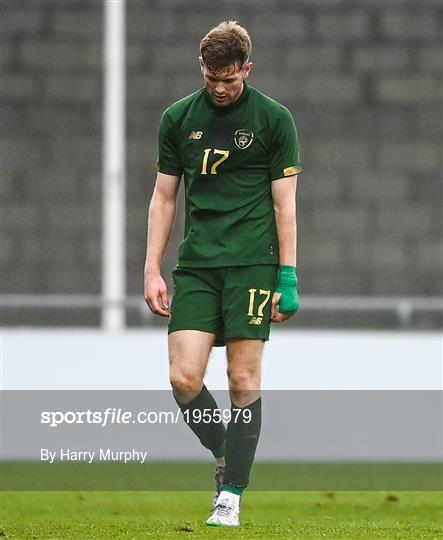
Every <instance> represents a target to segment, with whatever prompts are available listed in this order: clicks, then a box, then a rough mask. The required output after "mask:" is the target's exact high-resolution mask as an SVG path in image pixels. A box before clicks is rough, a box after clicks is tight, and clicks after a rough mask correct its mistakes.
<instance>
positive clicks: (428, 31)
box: [1, 0, 442, 330]
mask: <svg viewBox="0 0 443 540" xmlns="http://www.w3.org/2000/svg"><path fill="white" fill-rule="evenodd" d="M116 3H118V2H114V4H116ZM109 4H112V2H107V3H103V2H99V1H69V2H68V1H58V2H55V1H39V2H34V1H8V0H7V1H3V2H2V25H1V31H2V54H1V65H2V74H3V75H2V131H3V134H2V165H1V169H2V204H3V209H2V261H1V272H2V293H3V294H2V323H3V326H5V327H17V326H26V327H31V326H32V327H42V326H43V327H50V328H54V327H60V326H63V327H78V326H80V327H92V328H94V327H99V326H100V325H101V321H102V316H101V315H102V314H101V307H102V305H103V300H104V298H103V296H102V292H103V286H102V284H103V282H104V279H105V278H104V276H105V275H106V271H107V266H109V265H106V264H105V263H104V259H103V256H102V252H103V249H102V247H103V246H102V237H103V227H102V216H103V201H104V197H103V185H104V184H107V183H108V182H109V178H107V177H106V174H105V175H103V169H104V167H105V168H106V166H104V163H103V154H104V153H103V144H104V140H105V138H106V135H107V133H106V128H105V129H104V127H103V126H104V93H105V92H106V91H109V92H110V94H109V95H112V94H113V93H115V91H116V90H117V89H116V88H113V87H112V85H111V86H109V85H108V87H107V86H106V84H105V75H104V74H105V69H104V68H105V63H104V58H105V54H106V51H105V46H104V43H105V41H104V33H105V32H104V28H105V19H106V17H105V11H106V7H107V5H108V7H109ZM441 11H442V8H441V5H440V3H439V2H433V1H425V2H420V3H419V4H417V3H416V2H408V1H404V2H397V1H395V2H394V1H388V2H352V1H337V2H308V1H296V2H282V1H266V2H259V1H257V2H231V1H219V2H217V3H210V2H207V1H188V2H179V1H173V0H172V1H166V2H163V1H149V2H140V1H131V0H129V1H127V2H126V6H125V21H124V25H125V26H124V28H125V41H126V44H125V45H126V52H125V60H126V67H125V69H126V74H125V79H124V88H125V93H126V98H125V108H126V110H125V117H124V118H125V122H124V124H125V128H126V134H125V132H124V130H120V131H121V133H120V134H121V136H122V137H124V138H125V141H126V157H125V162H124V170H125V171H126V195H125V196H126V202H125V210H126V225H125V229H122V227H123V226H120V225H119V223H114V226H117V232H118V229H120V230H125V231H126V232H125V240H126V243H125V246H124V252H125V253H126V256H123V257H121V258H120V259H121V260H122V263H123V266H124V273H123V274H122V276H123V277H124V291H123V292H122V297H123V304H124V306H125V315H126V325H127V326H128V327H141V328H147V327H152V326H163V327H164V326H165V325H166V321H165V320H163V319H160V318H156V317H154V316H152V315H151V314H150V313H149V311H148V309H147V308H146V307H145V304H144V301H143V296H142V295H143V263H144V253H145V236H146V215H147V206H148V202H149V199H150V196H151V193H152V189H153V183H154V179H155V161H156V144H157V143H156V138H157V128H158V125H159V120H160V116H161V114H162V111H163V110H164V109H165V108H166V107H167V106H168V105H169V104H170V103H171V102H173V101H175V100H177V99H179V98H180V97H182V96H184V95H187V94H188V93H191V92H193V91H194V90H195V89H197V88H199V87H200V86H201V85H202V80H201V76H200V73H199V69H198V66H197V56H198V45H199V41H200V39H201V37H202V35H203V34H204V33H205V32H206V31H207V30H208V29H209V28H211V27H212V26H214V25H216V24H217V23H218V22H219V21H220V20H223V19H237V20H238V21H239V22H240V23H242V24H243V25H245V26H246V27H247V28H248V29H249V31H250V34H251V37H252V40H253V55H252V60H253V62H254V63H255V67H254V71H253V74H252V76H251V79H250V84H252V85H253V86H255V87H257V88H258V89H260V90H262V91H263V92H265V93H267V94H269V95H270V96H272V97H274V98H275V99H277V100H280V101H281V102H283V103H284V104H285V105H287V106H288V107H289V109H290V110H291V111H292V113H293V114H294V117H295V120H296V124H297V126H298V130H299V133H300V138H301V144H302V158H303V166H304V170H305V172H304V173H303V174H302V175H301V177H300V181H299V194H298V215H299V217H298V220H299V276H300V289H301V295H302V300H303V309H302V310H301V311H300V313H299V314H297V316H296V317H294V318H293V319H292V320H291V321H290V322H289V323H287V327H289V326H290V327H293V328H295V327H297V328H302V327H310V328H364V329H367V328H373V329H375V328H380V329H381V328H382V329H397V328H407V329H415V330H418V329H426V330H427V329H438V328H440V327H441V313H442V310H441V305H442V304H441V300H440V296H441V291H442V259H441V255H442V253H441V231H442V228H441V225H442V223H441V195H442V193H441V186H440V182H439V180H440V175H441V165H442V164H441V142H442V122H441V114H440V105H441V101H440V97H441V74H442V51H441V42H440V34H439V31H440V26H439V21H440V17H441ZM111 43H114V45H115V42H113V40H112V38H111ZM108 52H109V51H108ZM114 61H117V62H118V60H117V58H116V57H115V56H114ZM111 63H112V62H111ZM106 88H107V90H106ZM122 96H123V97H124V94H122ZM117 103H118V97H117ZM111 108H112V107H111ZM114 112H115V111H114ZM108 135H109V133H108ZM114 135H115V133H114ZM103 176H104V178H103ZM181 199H182V196H181ZM181 210H182V209H181V206H180V207H179V211H178V217H177V223H176V228H175V232H174V235H173V238H172V241H171V245H170V248H169V250H168V252H167V256H166V260H165V264H164V274H165V277H166V278H167V280H168V281H169V283H170V272H171V269H172V268H173V266H174V264H175V262H176V253H177V247H178V244H179V242H180V240H181V237H182V234H183V217H182V211H181ZM116 241H117V240H116ZM108 269H109V268H108ZM105 300H106V298H105Z"/></svg>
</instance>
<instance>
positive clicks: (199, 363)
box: [168, 269, 226, 490]
mask: <svg viewBox="0 0 443 540" xmlns="http://www.w3.org/2000/svg"><path fill="white" fill-rule="evenodd" d="M173 276H174V294H173V298H172V303H171V319H170V323H169V340H168V344H169V360H170V382H171V386H172V389H173V393H174V397H175V399H176V401H177V403H178V405H179V406H180V409H181V410H182V412H183V417H184V419H185V421H186V423H187V424H188V425H189V427H190V428H191V429H192V431H193V432H194V433H195V434H196V435H197V437H198V438H199V440H200V441H201V443H202V444H203V446H205V447H206V448H208V449H209V450H210V451H211V452H212V453H213V455H214V456H215V458H216V461H217V467H218V469H217V470H216V476H217V479H218V483H220V482H221V478H220V476H221V475H220V467H222V466H224V455H225V437H226V430H225V428H224V425H223V423H222V422H221V421H217V420H219V419H220V415H216V414H213V411H215V410H216V409H218V406H217V403H216V401H215V400H214V398H213V396H212V395H211V393H210V392H209V391H208V389H207V388H206V386H204V383H203V379H204V375H205V372H206V367H207V363H208V358H209V354H210V351H211V348H212V346H213V345H214V342H215V340H216V337H217V335H219V334H220V331H221V316H220V313H221V309H220V295H219V294H217V278H218V276H217V272H212V273H210V274H209V275H208V274H207V273H205V271H203V270H199V269H176V270H174V273H173ZM204 411H205V412H206V416H205V418H207V417H208V413H209V414H210V417H211V419H212V420H211V421H210V422H208V423H207V422H206V421H205V422H203V421H202V419H203V413H204ZM220 489H221V486H219V490H220Z"/></svg>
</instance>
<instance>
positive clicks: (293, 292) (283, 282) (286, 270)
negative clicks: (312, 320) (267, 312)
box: [275, 266, 300, 313]
mask: <svg viewBox="0 0 443 540" xmlns="http://www.w3.org/2000/svg"><path fill="white" fill-rule="evenodd" d="M297 283H298V282H297V269H296V268H295V266H280V268H279V272H278V281H277V288H276V289H275V292H277V293H280V294H281V296H280V300H279V302H278V310H279V312H280V313H293V312H294V311H297V309H298V308H299V306H300V299H299V297H298V292H297Z"/></svg>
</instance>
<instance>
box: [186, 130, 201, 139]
mask: <svg viewBox="0 0 443 540" xmlns="http://www.w3.org/2000/svg"><path fill="white" fill-rule="evenodd" d="M202 135H203V131H191V133H190V134H189V137H188V139H196V140H198V139H201V138H202Z"/></svg>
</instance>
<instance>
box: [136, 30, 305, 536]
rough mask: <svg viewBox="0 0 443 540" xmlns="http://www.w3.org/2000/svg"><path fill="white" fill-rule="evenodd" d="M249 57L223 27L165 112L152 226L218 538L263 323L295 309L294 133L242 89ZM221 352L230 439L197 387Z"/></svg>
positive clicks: (252, 421)
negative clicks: (175, 243)
mask: <svg viewBox="0 0 443 540" xmlns="http://www.w3.org/2000/svg"><path fill="white" fill-rule="evenodd" d="M250 53H251V40H250V38H249V35H248V32H247V31H246V30H245V29H244V28H243V27H242V26H240V25H239V24H238V23H237V22H236V21H227V22H222V23H220V24H219V25H218V26H216V27H215V28H213V29H212V30H211V31H210V32H208V33H207V34H206V35H205V36H204V37H203V39H202V41H201V44H200V57H199V62H200V69H201V73H202V75H203V79H204V83H205V86H204V88H202V89H200V90H198V91H197V92H195V93H193V94H191V95H190V96H187V97H184V98H183V99H181V100H179V101H177V102H176V103H174V104H173V105H171V106H170V107H169V108H168V109H166V111H165V112H164V114H163V117H162V120H161V125H160V130H159V148H158V165H157V178H156V184H155V189H154V193H153V196H152V200H151V203H150V207H149V219H148V241H147V254H146V262H145V290H144V294H145V299H146V301H147V303H148V305H149V308H150V309H151V310H152V312H153V313H155V314H157V315H160V316H163V317H169V328H168V334H169V337H168V345H169V361H170V382H171V386H172V389H173V394H174V397H175V399H176V401H177V403H178V405H179V407H180V408H181V410H182V412H183V416H184V418H185V421H186V422H187V423H188V425H189V426H190V428H191V429H192V430H193V431H194V433H195V434H196V435H197V437H198V438H199V439H200V441H201V443H202V444H203V445H204V446H205V447H206V448H208V449H209V450H210V451H211V452H212V454H213V455H214V457H215V460H216V475H215V479H216V492H215V497H214V501H213V507H212V511H211V514H210V517H209V519H208V521H207V523H208V525H215V526H223V525H226V526H238V525H239V513H240V497H241V495H242V492H243V490H244V489H245V488H246V486H247V485H248V482H249V475H250V470H251V466H252V462H253V460H254V455H255V449H256V446H257V441H258V437H259V433H260V426H261V398H260V384H261V357H262V352H263V346H264V342H265V341H267V340H268V339H269V332H270V322H271V321H272V322H275V323H280V322H282V321H285V320H286V319H288V318H289V317H290V316H291V315H292V314H293V313H294V312H295V311H296V310H297V308H298V305H299V299H298V294H297V275H296V212H295V193H296V182H297V175H298V173H299V172H300V171H301V165H300V158H299V144H298V138H297V132H296V129H295V125H294V121H293V118H292V116H291V114H290V113H289V111H288V110H287V109H286V108H285V107H284V106H283V105H280V104H279V103H277V102H276V101H274V100H273V99H271V98H269V97H267V96H265V95H264V94H262V93H260V92H259V91H258V90H256V89H254V88H252V87H251V86H249V85H247V84H246V79H247V78H248V76H249V74H250V72H251V69H252V63H251V62H250V61H249V57H250ZM182 176H183V177H184V182H185V206H186V210H185V213H186V222H185V235H184V240H183V241H182V243H181V245H180V249H179V257H178V264H177V266H176V267H175V269H174V271H173V280H174V291H173V296H172V302H171V305H169V295H168V291H167V288H166V284H165V281H164V280H163V278H162V276H161V263H162V260H163V255H164V252H165V249H166V246H167V243H168V240H169V237H170V234H171V230H172V226H173V222H174V218H175V213H176V196H177V191H178V187H179V182H180V179H181V177H182ZM217 345H226V347H227V362H228V369H227V374H228V380H229V391H230V398H231V403H232V409H231V412H232V415H231V418H230V421H229V423H228V425H227V428H226V429H225V427H224V424H223V422H221V421H220V414H219V412H218V414H217V411H218V408H217V403H216V402H215V400H214V398H213V396H212V395H211V393H210V392H209V391H208V389H207V388H206V386H205V385H204V375H205V371H206V367H207V363H208V358H209V354H210V351H211V349H212V347H213V346H217ZM196 413H197V414H196ZM203 413H205V415H206V418H205V422H203V421H202V418H203ZM208 414H209V419H210V421H209V422H207V421H208ZM199 419H200V421H198V420H199Z"/></svg>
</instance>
